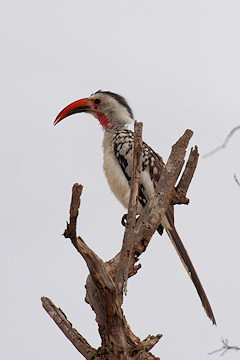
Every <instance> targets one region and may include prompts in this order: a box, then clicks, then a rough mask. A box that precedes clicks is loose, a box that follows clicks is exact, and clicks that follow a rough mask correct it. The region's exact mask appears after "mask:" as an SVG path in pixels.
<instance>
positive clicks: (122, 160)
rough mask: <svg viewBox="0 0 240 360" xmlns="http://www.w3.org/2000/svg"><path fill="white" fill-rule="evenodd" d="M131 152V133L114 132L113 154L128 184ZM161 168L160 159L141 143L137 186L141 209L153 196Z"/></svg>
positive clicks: (131, 160)
mask: <svg viewBox="0 0 240 360" xmlns="http://www.w3.org/2000/svg"><path fill="white" fill-rule="evenodd" d="M133 151H134V134H133V132H132V131H130V130H127V129H121V130H119V131H116V133H115V135H114V154H115V156H116V158H117V160H118V162H119V164H120V166H121V169H122V171H123V173H124V175H125V177H126V178H127V180H128V182H129V183H130V181H131V174H132V165H133ZM163 167H164V163H163V161H162V158H161V157H160V156H159V155H158V154H156V153H155V152H154V151H153V150H152V149H151V148H150V147H149V146H148V145H147V144H146V143H144V142H143V158H142V173H141V175H140V185H139V202H140V204H141V205H142V206H143V207H144V206H145V205H146V203H147V201H148V200H149V198H150V197H151V195H152V194H153V192H154V190H155V188H156V185H157V183H158V180H159V178H160V175H161V173H162V170H163Z"/></svg>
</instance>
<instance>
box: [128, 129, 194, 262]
mask: <svg viewBox="0 0 240 360" xmlns="http://www.w3.org/2000/svg"><path fill="white" fill-rule="evenodd" d="M192 135H193V132H192V131H191V130H186V131H185V133H184V135H183V136H182V137H181V138H180V139H179V140H178V141H177V142H176V144H175V145H173V147H172V151H171V154H170V156H169V159H168V161H167V164H166V166H165V168H164V169H163V172H162V174H161V177H160V180H159V183H158V185H157V188H156V191H155V194H154V195H153V196H152V197H151V199H150V200H149V201H148V202H147V204H146V206H145V207H144V209H143V211H142V213H141V215H140V217H139V219H138V221H137V225H136V228H135V231H134V253H135V254H136V255H137V256H139V255H140V254H141V253H142V252H143V251H145V249H146V247H147V245H148V243H149V241H150V239H151V237H152V235H153V233H154V232H155V231H156V229H157V228H158V226H159V224H160V223H161V220H162V217H163V216H164V214H165V212H166V211H167V209H168V207H169V205H170V202H171V198H172V194H173V192H174V185H175V183H176V181H177V178H178V176H179V174H180V172H181V169H182V166H183V164H184V157H185V153H186V148H187V146H188V143H189V141H190V138H191V137H192Z"/></svg>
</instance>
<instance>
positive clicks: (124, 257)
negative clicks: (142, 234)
mask: <svg viewBox="0 0 240 360" xmlns="http://www.w3.org/2000/svg"><path fill="white" fill-rule="evenodd" d="M142 126H143V125H142V123H138V122H137V121H135V123H134V154H133V173H132V180H131V187H130V188H131V191H130V199H129V205H128V214H127V223H126V228H125V233H124V238H123V243H122V250H121V255H120V261H119V264H118V269H117V274H116V278H115V282H116V286H117V289H118V291H119V292H120V293H122V292H123V291H124V292H125V294H126V293H127V279H128V273H129V261H130V258H131V256H132V249H133V232H134V228H135V225H136V215H137V204H138V192H139V178H140V173H141V171H142Z"/></svg>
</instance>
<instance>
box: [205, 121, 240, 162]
mask: <svg viewBox="0 0 240 360" xmlns="http://www.w3.org/2000/svg"><path fill="white" fill-rule="evenodd" d="M239 129H240V125H238V126H236V127H235V128H233V129H232V130H231V131H230V133H229V134H228V136H227V137H226V139H225V140H224V143H223V144H222V145H220V146H218V147H217V148H216V149H214V150H212V151H210V152H209V153H207V154H206V155H203V158H207V157H209V156H212V155H214V154H215V153H216V152H218V151H219V150H222V149H224V148H225V147H226V146H227V144H228V142H229V140H230V139H231V137H232V136H233V134H234V133H235V132H236V131H237V130H239Z"/></svg>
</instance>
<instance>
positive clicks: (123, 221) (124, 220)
mask: <svg viewBox="0 0 240 360" xmlns="http://www.w3.org/2000/svg"><path fill="white" fill-rule="evenodd" d="M121 224H122V226H124V227H126V225H127V214H124V215H123V217H122V220H121Z"/></svg>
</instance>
